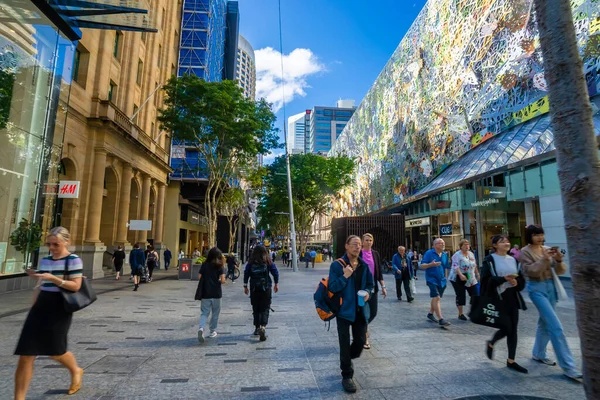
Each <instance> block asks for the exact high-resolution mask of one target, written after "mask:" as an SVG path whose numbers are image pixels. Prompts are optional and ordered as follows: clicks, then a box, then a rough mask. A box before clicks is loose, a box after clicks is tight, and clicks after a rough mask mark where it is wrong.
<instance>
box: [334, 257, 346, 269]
mask: <svg viewBox="0 0 600 400" xmlns="http://www.w3.org/2000/svg"><path fill="white" fill-rule="evenodd" d="M335 261H337V262H339V263H340V265H341V266H342V269H344V268H346V267H347V266H348V264H346V261H344V259H343V258H338V259H337V260H335Z"/></svg>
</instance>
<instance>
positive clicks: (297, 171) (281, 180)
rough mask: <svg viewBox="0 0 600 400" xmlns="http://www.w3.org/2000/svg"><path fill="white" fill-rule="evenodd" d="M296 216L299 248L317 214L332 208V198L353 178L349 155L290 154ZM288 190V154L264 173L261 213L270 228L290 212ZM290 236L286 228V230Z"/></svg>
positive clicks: (352, 166)
mask: <svg viewBox="0 0 600 400" xmlns="http://www.w3.org/2000/svg"><path fill="white" fill-rule="evenodd" d="M290 168H291V176H292V196H293V199H292V200H293V204H294V217H295V222H296V228H297V231H298V237H299V245H300V249H303V248H304V246H305V244H306V241H307V238H308V233H309V232H310V227H311V225H312V224H313V222H314V220H315V218H316V217H317V216H318V215H322V214H327V213H328V212H329V211H330V210H331V201H332V200H333V199H334V197H335V196H336V195H337V193H338V192H339V191H340V190H341V189H342V188H344V187H346V186H348V185H350V184H351V182H352V173H353V172H354V168H355V164H354V160H352V159H351V158H349V157H347V156H337V157H330V158H327V157H323V156H320V155H316V154H295V155H292V156H290ZM288 211H289V205H288V191H287V176H286V162H285V157H284V156H281V157H278V158H276V159H275V161H274V162H273V164H271V165H270V166H269V167H268V173H267V175H266V176H265V194H264V196H263V199H262V201H261V205H260V208H259V216H260V217H261V223H262V219H264V220H265V221H269V223H270V224H269V225H270V227H271V230H273V226H275V225H276V222H277V221H278V220H280V219H281V217H283V218H287V216H285V215H283V216H282V215H278V214H275V213H276V212H288ZM285 235H286V236H287V232H286V233H285Z"/></svg>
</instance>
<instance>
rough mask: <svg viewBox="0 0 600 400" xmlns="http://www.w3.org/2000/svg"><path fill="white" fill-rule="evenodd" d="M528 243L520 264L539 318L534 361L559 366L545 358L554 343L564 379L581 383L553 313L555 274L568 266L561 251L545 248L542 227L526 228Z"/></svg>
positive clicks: (562, 331) (558, 322) (565, 269)
mask: <svg viewBox="0 0 600 400" xmlns="http://www.w3.org/2000/svg"><path fill="white" fill-rule="evenodd" d="M525 241H526V242H527V246H525V247H523V249H522V250H521V256H520V261H521V265H522V267H523V272H524V273H525V276H526V277H527V290H528V291H529V298H530V299H531V302H532V303H533V304H535V306H536V307H537V309H538V312H539V314H540V318H539V320H538V326H537V331H536V334H535V343H534V345H533V360H534V361H537V362H539V363H542V364H546V365H550V366H553V365H556V362H555V361H553V360H551V359H549V358H548V357H547V356H546V348H547V347H548V342H550V341H551V342H552V347H553V348H554V353H555V354H556V358H557V359H558V364H559V365H560V367H561V368H562V369H563V371H564V374H565V376H566V377H568V378H570V379H573V380H576V381H579V380H580V379H581V378H582V377H583V376H582V375H581V372H579V370H578V369H577V366H576V365H575V360H574V359H573V354H572V353H571V350H570V349H569V344H568V343H567V338H566V336H565V332H564V330H563V327H562V324H561V323H560V320H559V319H558V316H557V315H556V312H555V311H554V309H555V307H556V302H557V295H556V293H557V290H556V287H555V284H554V279H553V272H554V274H556V275H562V274H564V273H565V272H566V271H567V266H566V265H565V263H564V262H563V256H562V254H561V252H560V250H559V248H558V247H547V246H544V241H545V237H544V229H543V228H542V227H541V226H539V225H529V226H528V227H526V228H525Z"/></svg>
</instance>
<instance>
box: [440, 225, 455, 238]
mask: <svg viewBox="0 0 600 400" xmlns="http://www.w3.org/2000/svg"><path fill="white" fill-rule="evenodd" d="M450 235H452V224H445V225H440V236H450Z"/></svg>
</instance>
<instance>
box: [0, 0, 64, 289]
mask: <svg viewBox="0 0 600 400" xmlns="http://www.w3.org/2000/svg"><path fill="white" fill-rule="evenodd" d="M0 15H1V16H2V23H1V24H0V278H2V277H5V276H7V275H14V274H19V273H23V269H24V267H25V266H27V265H28V264H31V263H32V260H34V258H35V251H36V250H37V249H36V248H32V245H31V243H32V242H35V240H32V236H36V235H32V233H33V232H36V231H38V232H40V233H41V234H42V235H41V240H42V241H43V233H44V232H45V231H47V229H48V228H50V227H51V226H52V222H53V221H52V215H53V211H54V202H55V199H56V188H57V181H56V179H57V176H58V166H59V164H60V156H61V151H62V141H63V135H64V128H65V122H66V112H67V105H68V98H69V90H70V80H71V70H72V65H73V59H74V52H75V44H74V43H73V42H72V41H70V40H69V39H67V38H66V37H64V36H63V35H62V34H61V32H60V31H59V29H58V28H57V27H56V26H55V25H54V24H53V23H52V22H51V21H50V20H49V19H48V18H47V17H46V16H45V15H44V14H43V13H42V12H40V11H39V10H38V9H37V8H36V7H35V6H34V5H33V4H32V3H30V2H29V1H22V0H19V1H16V0H8V1H4V2H3V4H2V5H0ZM20 224H21V226H22V228H24V225H23V224H29V228H27V229H21V230H20V229H19V226H20ZM32 225H33V228H32ZM19 233H21V234H20V235H19ZM38 236H39V235H38ZM38 244H39V242H38ZM33 247H36V246H33Z"/></svg>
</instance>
